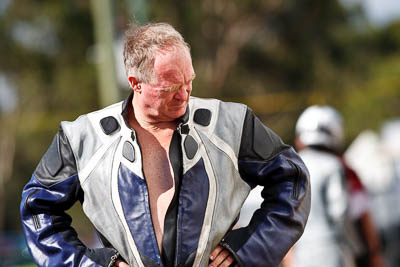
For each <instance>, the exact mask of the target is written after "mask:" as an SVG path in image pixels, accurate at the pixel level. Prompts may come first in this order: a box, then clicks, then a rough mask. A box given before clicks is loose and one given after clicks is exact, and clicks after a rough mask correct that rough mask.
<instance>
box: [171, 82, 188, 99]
mask: <svg viewBox="0 0 400 267" xmlns="http://www.w3.org/2000/svg"><path fill="white" fill-rule="evenodd" d="M189 94H190V86H189V85H182V86H181V87H180V88H179V89H178V90H177V91H176V93H175V95H174V98H175V99H177V100H181V101H186V100H187V99H188V97H189Z"/></svg>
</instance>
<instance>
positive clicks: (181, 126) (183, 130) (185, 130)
mask: <svg viewBox="0 0 400 267" xmlns="http://www.w3.org/2000/svg"><path fill="white" fill-rule="evenodd" d="M176 129H177V130H178V131H179V132H180V133H181V134H188V133H189V125H187V124H183V123H180V124H179V125H178V127H177V128H176Z"/></svg>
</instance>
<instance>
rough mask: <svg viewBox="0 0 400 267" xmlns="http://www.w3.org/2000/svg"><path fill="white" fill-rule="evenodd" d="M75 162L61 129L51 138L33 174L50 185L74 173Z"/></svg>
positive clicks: (41, 181) (43, 182)
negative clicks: (51, 140)
mask: <svg viewBox="0 0 400 267" xmlns="http://www.w3.org/2000/svg"><path fill="white" fill-rule="evenodd" d="M76 172H77V170H76V162H75V157H74V154H73V152H72V149H71V146H70V144H69V142H68V139H67V137H66V136H65V134H64V132H63V130H60V131H59V132H58V133H57V134H56V136H55V137H54V139H53V142H52V143H51V145H50V147H49V149H48V150H47V152H46V153H45V154H44V156H43V157H42V159H41V160H40V162H39V164H38V166H37V167H36V170H35V172H34V175H35V177H36V179H38V181H39V182H40V183H42V184H44V185H52V184H54V183H57V182H60V181H62V180H64V179H66V178H68V177H71V176H72V175H74V174H76Z"/></svg>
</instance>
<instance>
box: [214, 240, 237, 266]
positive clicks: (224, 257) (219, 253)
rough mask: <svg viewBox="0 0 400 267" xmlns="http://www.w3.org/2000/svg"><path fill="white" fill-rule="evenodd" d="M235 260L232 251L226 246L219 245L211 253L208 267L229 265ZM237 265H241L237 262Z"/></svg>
mask: <svg viewBox="0 0 400 267" xmlns="http://www.w3.org/2000/svg"><path fill="white" fill-rule="evenodd" d="M234 262H235V259H234V258H233V256H232V255H231V253H230V252H229V251H228V250H227V249H225V248H224V247H222V246H220V245H218V246H217V247H216V248H215V249H214V250H213V251H212V252H211V254H210V263H209V264H208V267H218V266H220V267H228V266H230V265H231V264H232V263H234ZM234 266H235V267H239V265H237V264H235V265H234Z"/></svg>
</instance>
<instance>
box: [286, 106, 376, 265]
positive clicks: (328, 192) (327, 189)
mask: <svg viewBox="0 0 400 267" xmlns="http://www.w3.org/2000/svg"><path fill="white" fill-rule="evenodd" d="M342 144H343V125H342V117H341V115H340V114H339V113H338V112H337V111H336V110H335V109H333V108H332V107H330V106H311V107H309V108H307V109H306V110H305V111H304V112H303V113H302V114H301V115H300V117H299V119H298V121H297V124H296V147H297V149H298V150H300V152H299V154H300V156H301V157H302V159H303V160H304V162H305V163H306V165H307V167H308V169H309V171H310V176H311V177H312V178H311V180H312V183H313V186H312V190H311V191H312V192H311V194H312V195H313V200H312V201H311V213H310V217H309V220H308V224H307V228H306V230H305V232H304V235H303V236H302V238H301V239H300V240H299V241H298V242H297V243H296V244H295V246H294V248H293V252H292V253H291V254H290V256H289V259H290V260H288V261H286V259H285V262H289V261H290V263H291V264H290V263H289V264H286V265H285V266H292V267H312V266H326V267H350V266H355V264H356V259H357V258H356V257H357V256H358V255H362V256H363V258H360V265H359V266H371V267H373V266H375V267H378V266H379V267H382V266H383V264H382V259H381V257H380V253H379V252H380V251H379V242H378V239H377V236H376V232H375V229H374V228H373V225H372V222H371V219H370V216H369V211H368V205H367V204H366V203H367V196H366V192H365V191H364V190H363V187H362V184H361V182H360V180H359V179H358V177H357V176H356V174H355V173H354V172H353V171H352V170H351V169H349V168H348V167H347V165H346V164H345V163H344V161H343V159H342V158H341V156H340V155H339V151H340V149H341V147H342ZM358 231H359V232H358ZM364 245H365V248H366V249H368V250H365V251H363V246H364ZM367 251H368V252H369V255H368V254H364V252H367ZM366 256H369V257H366Z"/></svg>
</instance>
